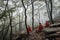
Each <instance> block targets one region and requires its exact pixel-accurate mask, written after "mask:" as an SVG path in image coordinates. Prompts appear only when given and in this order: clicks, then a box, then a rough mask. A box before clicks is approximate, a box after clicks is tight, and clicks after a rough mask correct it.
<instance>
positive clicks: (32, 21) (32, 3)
mask: <svg viewBox="0 0 60 40" xmlns="http://www.w3.org/2000/svg"><path fill="white" fill-rule="evenodd" d="M33 3H34V1H33V0H31V4H32V29H33V30H34V5H33Z"/></svg>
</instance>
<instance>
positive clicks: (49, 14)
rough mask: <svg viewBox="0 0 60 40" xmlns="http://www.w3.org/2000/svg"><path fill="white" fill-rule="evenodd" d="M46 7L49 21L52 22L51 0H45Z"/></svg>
mask: <svg viewBox="0 0 60 40" xmlns="http://www.w3.org/2000/svg"><path fill="white" fill-rule="evenodd" d="M45 3H46V7H47V12H48V17H49V19H50V22H51V23H52V24H54V21H53V18H52V11H53V10H52V0H45Z"/></svg>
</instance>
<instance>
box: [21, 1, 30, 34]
mask: <svg viewBox="0 0 60 40" xmlns="http://www.w3.org/2000/svg"><path fill="white" fill-rule="evenodd" d="M21 2H22V5H23V7H24V13H25V27H26V30H27V34H29V32H28V28H27V15H26V11H27V9H26V7H25V5H24V2H23V0H21Z"/></svg>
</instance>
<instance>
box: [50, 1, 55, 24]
mask: <svg viewBox="0 0 60 40" xmlns="http://www.w3.org/2000/svg"><path fill="white" fill-rule="evenodd" d="M50 3H51V11H50V18H51V23H52V24H54V22H53V18H52V11H53V10H52V0H50Z"/></svg>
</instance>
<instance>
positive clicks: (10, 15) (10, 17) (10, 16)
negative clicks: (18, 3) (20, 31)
mask: <svg viewBox="0 0 60 40" xmlns="http://www.w3.org/2000/svg"><path fill="white" fill-rule="evenodd" d="M12 15H13V14H12V13H10V14H9V19H10V27H11V28H10V40H12Z"/></svg>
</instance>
